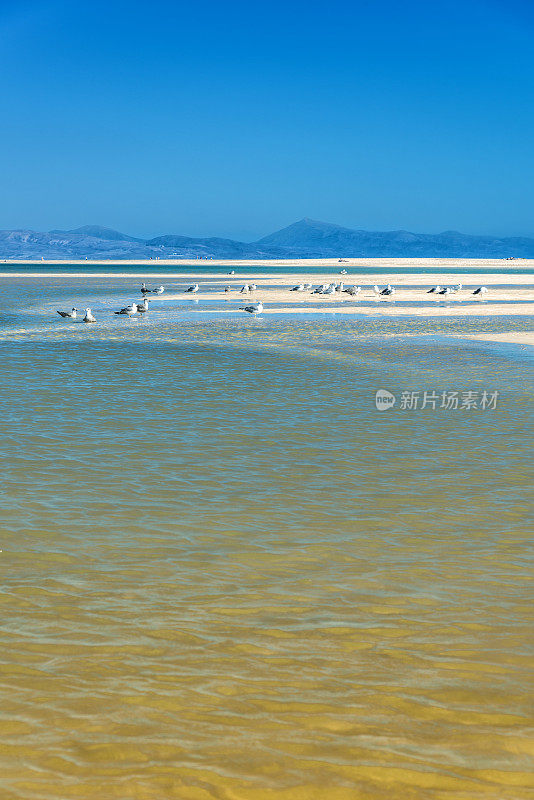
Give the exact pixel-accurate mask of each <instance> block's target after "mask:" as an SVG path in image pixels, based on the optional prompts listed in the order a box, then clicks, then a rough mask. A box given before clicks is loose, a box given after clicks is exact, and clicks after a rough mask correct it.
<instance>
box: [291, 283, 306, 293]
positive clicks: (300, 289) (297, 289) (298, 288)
mask: <svg viewBox="0 0 534 800" xmlns="http://www.w3.org/2000/svg"><path fill="white" fill-rule="evenodd" d="M289 291H290V292H303V291H304V284H303V283H299V284H297V285H296V286H293V288H292V289H290V290H289Z"/></svg>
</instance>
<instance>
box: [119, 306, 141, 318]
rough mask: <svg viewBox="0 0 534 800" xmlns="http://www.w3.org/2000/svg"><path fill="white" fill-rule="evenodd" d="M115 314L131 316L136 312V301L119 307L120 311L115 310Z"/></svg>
mask: <svg viewBox="0 0 534 800" xmlns="http://www.w3.org/2000/svg"><path fill="white" fill-rule="evenodd" d="M114 313H115V314H122V315H123V316H127V317H133V316H134V315H135V314H137V303H130V305H129V306H125V307H124V308H121V310H120V311H115V312H114Z"/></svg>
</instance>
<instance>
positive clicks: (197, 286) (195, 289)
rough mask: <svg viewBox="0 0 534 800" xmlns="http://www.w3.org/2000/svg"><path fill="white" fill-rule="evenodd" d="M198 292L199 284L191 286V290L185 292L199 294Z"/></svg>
mask: <svg viewBox="0 0 534 800" xmlns="http://www.w3.org/2000/svg"><path fill="white" fill-rule="evenodd" d="M198 290H199V285H198V283H195V284H194V286H190V287H189V289H186V290H185V291H186V292H193V293H194V292H198Z"/></svg>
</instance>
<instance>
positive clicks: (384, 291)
mask: <svg viewBox="0 0 534 800" xmlns="http://www.w3.org/2000/svg"><path fill="white" fill-rule="evenodd" d="M380 294H382V295H386V296H388V295H392V294H395V289H394V288H393V286H391V284H389V283H388V285H387V286H386V288H385V289H382V291H381V292H380Z"/></svg>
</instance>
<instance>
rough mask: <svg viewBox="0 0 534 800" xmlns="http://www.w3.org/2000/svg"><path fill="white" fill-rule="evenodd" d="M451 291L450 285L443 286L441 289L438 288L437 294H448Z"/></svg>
mask: <svg viewBox="0 0 534 800" xmlns="http://www.w3.org/2000/svg"><path fill="white" fill-rule="evenodd" d="M450 293H451V288H450V286H445V287H444V288H443V289H441V290H440V292H439V294H444V295H448V294H450Z"/></svg>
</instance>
